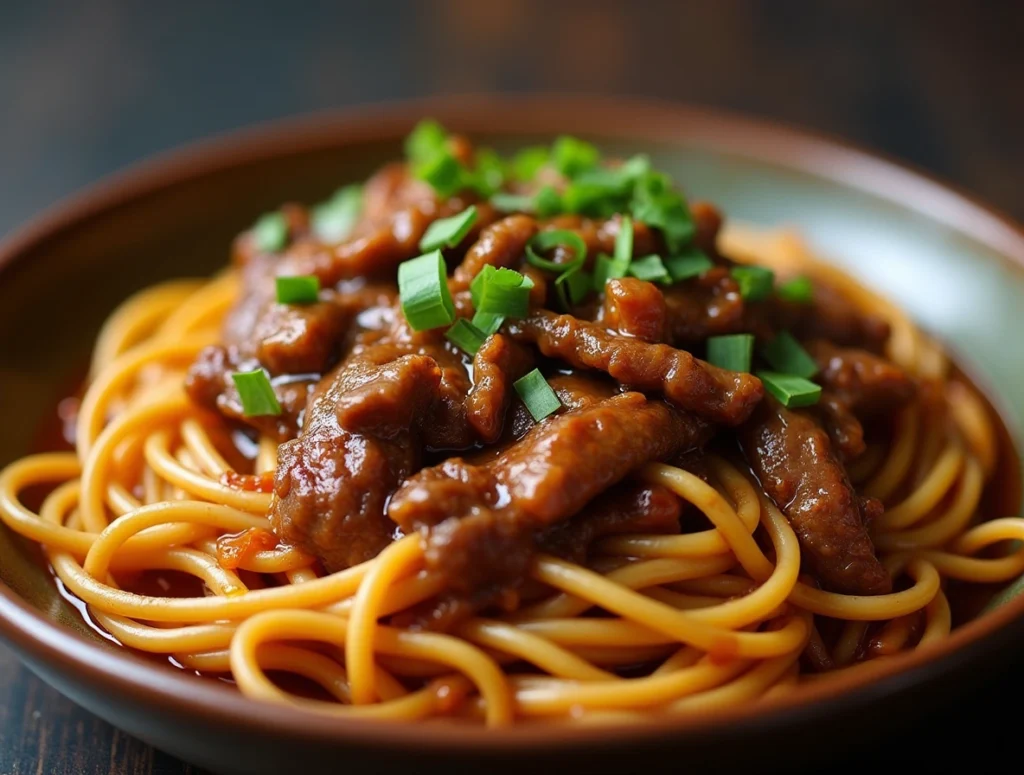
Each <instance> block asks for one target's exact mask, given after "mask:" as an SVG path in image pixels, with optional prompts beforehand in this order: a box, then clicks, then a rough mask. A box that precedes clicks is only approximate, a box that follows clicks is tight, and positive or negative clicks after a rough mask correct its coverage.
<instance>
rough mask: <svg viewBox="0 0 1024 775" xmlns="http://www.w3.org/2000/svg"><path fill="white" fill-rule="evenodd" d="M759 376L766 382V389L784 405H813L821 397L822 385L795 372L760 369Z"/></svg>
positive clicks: (794, 407)
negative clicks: (784, 372)
mask: <svg viewBox="0 0 1024 775" xmlns="http://www.w3.org/2000/svg"><path fill="white" fill-rule="evenodd" d="M757 376H758V378H759V379H760V380H761V382H763V383H764V387H765V390H767V391H768V392H769V393H771V394H772V395H773V396H775V398H777V399H778V401H779V403H781V404H782V405H783V406H788V407H790V408H792V409H797V408H799V407H801V406H812V405H813V404H816V403H818V399H819V398H821V385H816V384H814V383H813V382H811V381H810V380H807V379H804V378H803V377H798V376H796V375H795V374H779V373H778V372H775V371H759V372H757Z"/></svg>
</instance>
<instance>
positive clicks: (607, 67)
mask: <svg viewBox="0 0 1024 775" xmlns="http://www.w3.org/2000/svg"><path fill="white" fill-rule="evenodd" d="M1022 36H1024V3H1021V2H1017V1H1016V0H1007V1H1006V2H1000V1H999V0H992V2H970V1H969V0H968V1H965V2H959V3H955V2H945V1H944V0H936V1H935V2H900V3H895V2H863V1H855V0H834V1H833V2H829V3H819V2H811V1H810V0H807V1H806V2H791V1H789V0H719V1H714V2H712V1H711V0H708V2H681V1H678V2H677V1H676V0H657V1H656V0H652V1H650V2H642V1H641V0H629V2H613V1H612V0H579V1H578V2H569V1H568V0H565V1H563V2H558V1H557V0H509V1H508V2H496V1H493V0H486V1H485V0H439V1H438V2H396V1H395V0H374V1H373V2H350V3H345V2H335V3H331V4H328V3H323V4H314V3H297V2H280V3H274V2H260V1H256V0H253V1H252V2H247V3H245V4H234V3H227V2H217V1H216V0H211V1H210V2H201V3H200V2H177V3H139V2H128V1H127V0H125V1H124V2H119V1H117V0H94V1H93V2H89V3H79V2H48V1H46V0H38V1H37V2H34V3H29V2H17V0H12V1H11V2H4V3H0V105H2V106H3V113H4V118H3V121H2V122H0V171H2V175H0V235H2V234H4V233H6V232H9V231H10V230H11V229H13V228H15V227H16V226H17V225H18V224H20V223H22V222H23V221H24V220H25V219H26V218H28V217H30V216H31V215H32V214H34V213H35V212H37V211H38V210H40V209H41V208H43V207H45V206H47V205H49V204H50V203H52V202H53V201H55V200H57V199H59V198H60V197H62V196H64V195H66V194H68V193H70V192H72V191H74V190H76V189H78V188H80V187H82V186H84V185H86V184H88V183H89V182H91V181H93V180H95V179H96V178H97V177H99V176H101V175H103V174H106V173H108V172H110V171H112V170H114V169H117V168H120V167H123V166H125V165H127V164H130V163H132V162H134V161H136V160H138V159H140V158H142V157H144V156H147V155H149V154H152V153H154V152H157V151H160V150H164V149H166V148H169V147H172V146H175V145H179V144H181V143H183V142H187V141H189V140H192V139H196V138H198V137H201V136H204V135H207V134H210V133H212V132H219V131H223V130H227V129H230V128H233V127H237V126H241V125H244V124H247V123H251V122H253V121H260V120H264V119H270V118H275V117H279V116H284V115H288V114H293V113H296V112H302V111H307V110H316V109H321V108H327V107H334V106H342V105H353V104H358V103H362V102H367V101H373V100H381V99H395V98H401V97H412V96H420V95H427V94H438V93H456V92H470V91H492V90H501V91H530V90H549V91H551V90H554V91H572V92H582V93H613V94H632V95H639V96H650V97H659V98H666V99H675V100H684V101H688V102H697V103H703V104H708V105H713V106H719V107H724V108H729V109H733V110H740V111H744V112H747V113H751V114H755V115H760V116H764V117H767V118H774V119H779V120H783V121H787V122H791V123H796V124H800V125H803V126H807V127H811V128H815V129H819V130H824V131H827V132H831V133H834V134H838V135H842V136H845V137H848V138H850V139H852V140H855V141H857V142H859V143H861V144H864V145H867V146H869V147H874V148H876V149H879V150H882V151H885V152H887V153H889V154H892V155H895V156H897V157H900V158H903V159H905V160H908V161H910V162H912V163H914V164H916V165H918V166H921V167H924V168H926V169H928V170H931V171H932V172H934V173H937V174H938V175H940V176H942V177H944V178H947V179H949V180H952V181H953V182H955V183H957V184H958V185H960V186H961V187H963V188H966V189H968V190H971V191H973V192H975V193H976V194H978V195H979V196H980V197H982V198H983V199H986V200H989V201H991V202H993V203H994V204H996V205H997V206H999V207H1001V208H1002V209H1004V210H1006V211H1007V212H1010V213H1012V214H1014V215H1016V216H1017V217H1021V218H1024V196H1021V194H1020V191H1021V178H1022V175H1024V142H1022V141H1021V137H1022V136H1024V97H1022V91H1021V84H1022V83H1024V54H1022V51H1024V49H1022V48H1021V44H1020V41H1021V39H1022ZM1021 666H1022V667H1024V663H1022V665H1021ZM1017 672H1018V671H1013V672H1012V673H1011V672H1007V673H1006V674H1004V675H1000V676H997V677H996V678H995V679H991V678H989V679H985V680H979V686H978V690H977V693H976V694H975V695H974V696H973V697H970V698H968V700H967V701H966V702H963V703H960V704H958V706H957V707H953V708H932V709H928V710H927V711H926V709H922V717H921V719H918V720H914V721H913V723H912V724H911V727H910V728H909V731H907V730H904V731H903V732H901V733H900V736H898V737H897V736H896V735H893V736H892V737H891V738H889V739H887V740H884V741H882V742H881V743H878V744H874V745H873V746H871V747H868V748H864V747H862V748H861V749H859V750H858V751H855V752H853V753H851V754H850V755H851V756H854V757H856V758H858V759H863V760H864V761H871V760H876V759H878V758H879V757H880V756H882V750H883V748H884V749H885V757H886V760H887V761H891V760H892V759H893V758H900V759H912V760H913V761H914V762H915V763H916V764H917V765H918V766H920V767H923V768H925V769H932V770H934V771H941V769H942V765H943V764H945V763H948V762H949V761H950V758H951V757H956V756H957V755H962V754H966V753H968V752H970V751H972V750H980V749H981V748H982V747H983V748H984V750H985V751H987V752H988V753H987V755H985V756H983V757H982V759H981V760H980V764H981V770H982V771H985V770H986V769H987V767H986V762H994V761H996V760H997V759H999V758H1002V757H1004V756H1009V755H1010V752H1011V745H1012V743H1013V740H1014V739H1015V730H1014V729H1013V727H1012V722H1013V718H1014V716H1015V715H1017V714H1011V716H1010V717H1009V719H1010V720H1009V721H1006V720H1003V721H999V720H998V718H997V715H996V713H995V712H994V710H993V708H994V705H995V704H996V701H997V698H1001V697H1002V694H1001V692H1002V691H1003V690H1004V689H1005V688H1006V687H1016V688H1015V690H1014V691H1015V692H1016V694H1017V696H1019V695H1020V689H1021V688H1022V685H1021V682H1020V680H1019V679H1017V680H1016V683H1014V675H1015V674H1016V673H1017ZM999 701H1000V702H1002V701H1003V700H1002V699H1000V700H999ZM1004 718H1005V717H1004ZM981 724H984V725H985V726H984V733H983V736H984V746H982V745H981V743H980V742H978V741H977V740H976V738H974V732H973V730H974V729H978V730H980V729H981V726H980V725H981ZM972 725H973V726H972ZM977 734H982V733H981V732H980V731H978V732H977ZM922 759H925V760H927V761H922ZM846 761H847V762H850V760H849V759H846ZM16 773H17V774H20V773H38V775H51V774H52V775H61V774H63V773H74V774H75V775H92V774H93V773H104V774H107V775H129V774H130V775H151V774H153V773H161V774H167V775H171V774H172V773H173V775H182V774H183V773H189V774H190V775H192V774H197V773H199V770H197V769H196V768H193V767H190V766H189V765H187V764H184V763H181V762H179V761H177V760H175V759H173V758H172V757H169V756H167V755H165V754H162V753H160V752H156V751H153V750H152V749H150V748H149V747H147V746H145V745H144V744H142V743H140V742H138V741H136V740H134V739H132V738H129V737H128V736H126V735H124V734H123V733H120V732H118V731H117V730H115V729H113V728H112V727H110V726H109V725H107V724H105V723H103V722H101V721H99V720H98V719H96V718H95V717H93V716H92V715H90V714H88V713H86V712H84V711H82V710H80V709H79V708H77V707H76V706H74V705H73V704H72V703H71V702H70V701H68V700H66V699H64V698H63V697H61V696H60V695H58V694H57V693H56V692H54V691H53V690H52V689H49V688H48V687H47V686H45V685H44V684H42V683H41V682H40V681H39V680H37V679H36V678H35V677H34V676H32V675H31V674H30V673H28V672H27V671H26V670H25V669H23V668H22V667H20V665H19V664H18V663H17V661H16V660H15V659H14V657H13V656H12V655H11V654H10V652H9V651H7V650H6V649H4V648H3V647H0V775H15V774H16Z"/></svg>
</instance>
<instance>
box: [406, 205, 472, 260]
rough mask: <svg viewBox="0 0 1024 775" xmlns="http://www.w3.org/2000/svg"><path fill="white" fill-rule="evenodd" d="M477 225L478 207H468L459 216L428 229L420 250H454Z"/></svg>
mask: <svg viewBox="0 0 1024 775" xmlns="http://www.w3.org/2000/svg"><path fill="white" fill-rule="evenodd" d="M474 223H476V205H472V206H470V207H467V208H466V209H465V210H463V211H462V212H461V213H459V214H458V215H453V216H451V217H450V218H441V219H440V220H437V221H434V222H433V223H432V224H430V226H429V227H428V228H427V232H426V234H424V235H423V239H421V240H420V250H422V251H428V250H437V249H438V248H444V247H449V248H454V247H455V246H456V245H458V244H459V243H460V242H462V240H463V238H464V237H465V236H466V235H467V234H469V230H470V229H472V228H473V224H474Z"/></svg>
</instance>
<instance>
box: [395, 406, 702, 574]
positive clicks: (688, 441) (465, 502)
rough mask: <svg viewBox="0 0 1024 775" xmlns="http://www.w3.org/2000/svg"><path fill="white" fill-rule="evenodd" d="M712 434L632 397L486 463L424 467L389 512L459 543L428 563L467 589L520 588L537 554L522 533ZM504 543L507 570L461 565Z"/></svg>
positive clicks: (566, 419)
mask: <svg viewBox="0 0 1024 775" xmlns="http://www.w3.org/2000/svg"><path fill="white" fill-rule="evenodd" d="M710 435H711V430H710V426H708V425H707V424H706V423H704V422H703V421H701V420H699V419H697V418H696V417H694V416H692V415H689V414H686V413H683V412H680V411H679V410H676V409H673V408H672V407H670V406H669V405H667V404H665V403H663V402H661V401H648V400H646V399H645V398H644V397H643V396H642V395H641V394H639V393H624V394H621V395H618V396H614V397H612V398H609V399H606V400H604V401H599V402H597V403H594V404H593V405H591V406H588V407H585V408H581V409H578V410H576V411H571V412H568V413H566V414H562V415H557V416H554V417H552V418H549V419H547V420H545V421H544V422H541V423H539V424H538V425H536V426H535V427H534V428H533V429H532V430H531V431H530V432H528V433H527V434H526V436H524V437H523V439H522V440H520V441H519V442H518V443H516V444H513V445H512V446H510V447H509V448H508V449H506V451H505V453H504V454H503V455H501V456H500V457H498V458H495V459H493V460H492V461H490V462H488V463H486V464H483V465H473V464H471V463H468V462H466V461H465V460H462V459H460V458H451V459H449V460H447V461H445V462H444V463H442V464H441V465H439V466H435V467H433V468H427V469H424V470H422V471H420V472H419V473H417V474H416V475H415V476H413V477H411V478H410V479H408V480H407V481H406V482H405V484H403V485H402V487H401V488H400V489H399V490H398V491H396V492H395V494H394V496H392V499H391V503H390V505H389V507H388V514H389V515H390V516H391V518H392V519H393V520H394V521H395V522H397V523H398V524H399V525H400V526H401V527H402V529H403V530H406V531H409V530H413V529H421V530H425V531H426V534H427V543H428V545H432V544H433V543H434V542H435V541H441V542H443V544H444V546H446V547H449V548H448V549H446V550H445V552H440V551H438V552H435V553H433V554H428V560H429V558H430V557H433V558H434V563H436V564H435V565H434V566H433V567H437V568H438V569H440V570H442V571H443V572H444V573H445V574H446V575H447V577H448V578H449V580H450V581H451V583H452V584H453V585H454V586H456V588H457V589H460V590H471V589H473V588H474V587H475V586H479V585H480V584H482V583H498V584H503V583H512V582H515V581H516V580H518V579H519V578H520V577H521V576H522V574H523V573H525V571H526V569H527V568H528V566H529V562H530V559H531V556H532V541H531V542H528V541H526V540H525V539H523V538H522V536H524V535H527V536H532V535H533V534H534V533H536V532H538V531H540V530H543V529H544V528H547V527H550V526H552V525H555V524H557V523H558V522H561V521H563V520H566V519H568V518H569V517H571V516H572V515H574V514H576V513H577V512H578V511H579V510H580V509H581V508H582V507H583V506H584V505H586V503H587V502H588V501H590V500H591V499H592V498H594V497H596V496H597V495H599V494H600V493H602V492H604V490H605V489H607V488H608V487H609V486H611V485H613V484H615V483H616V482H618V481H620V480H622V479H623V478H624V477H625V476H626V475H627V474H629V472H630V471H632V470H634V469H636V468H637V467H638V466H640V465H642V464H644V463H646V462H648V461H651V460H661V459H665V458H667V457H671V456H672V455H674V454H676V453H678V452H679V451H681V450H682V449H685V448H688V447H697V446H700V445H702V444H703V443H704V442H705V441H706V440H707V439H708V438H709V437H710ZM469 518H472V519H471V520H470V521H466V520H467V519H469ZM463 522H466V525H467V527H466V528H465V532H463V528H462V527H460V525H461V524H462V523H463ZM481 524H483V525H487V527H485V528H482V527H481ZM442 525H443V526H442ZM438 526H442V527H440V528H439V527H438ZM435 536H437V537H435ZM494 543H499V544H502V545H504V546H505V551H504V556H505V558H506V561H505V564H503V565H502V566H501V568H488V567H486V566H480V565H476V564H472V565H471V566H469V567H462V566H459V565H457V564H455V563H454V561H453V559H452V558H455V557H460V556H461V557H475V556H492V555H493V554H495V553H497V554H502V549H501V548H500V547H498V548H496V547H494V546H493V545H491V544H494ZM453 546H458V547H459V550H458V551H453V550H451V547H453ZM466 547H470V548H466ZM522 547H529V548H530V551H525V550H523V548H522ZM513 570H514V572H513Z"/></svg>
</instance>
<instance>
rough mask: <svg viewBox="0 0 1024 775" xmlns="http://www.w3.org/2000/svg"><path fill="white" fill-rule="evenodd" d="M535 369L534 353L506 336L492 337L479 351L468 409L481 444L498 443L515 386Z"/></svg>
mask: <svg viewBox="0 0 1024 775" xmlns="http://www.w3.org/2000/svg"><path fill="white" fill-rule="evenodd" d="M532 368H533V353H531V352H530V351H529V350H528V349H526V348H525V347H523V346H522V345H520V344H518V343H516V342H513V341H512V340H511V339H509V338H508V337H506V336H503V335H502V334H494V335H493V336H490V337H488V338H487V340H486V341H485V342H484V343H483V345H482V346H481V347H480V349H479V350H478V351H477V353H476V355H475V356H474V357H473V387H472V388H470V390H469V395H468V396H467V397H466V409H467V413H468V419H469V423H470V425H472V426H473V429H474V430H475V431H476V433H477V436H478V437H479V438H480V440H481V441H483V442H484V443H487V444H490V443H492V442H494V441H497V439H498V437H499V436H500V435H501V431H502V426H503V424H504V422H505V412H506V410H507V409H508V406H509V403H510V402H511V400H512V395H513V393H514V391H513V389H512V383H513V382H515V381H516V380H517V379H519V378H520V377H522V376H523V375H524V374H526V372H528V371H529V370H530V369H532Z"/></svg>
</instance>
